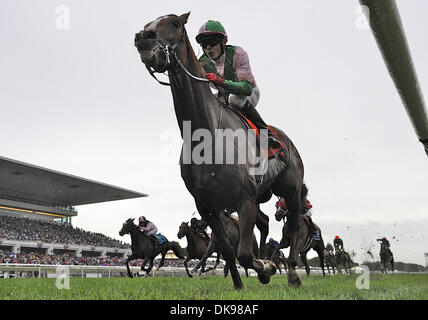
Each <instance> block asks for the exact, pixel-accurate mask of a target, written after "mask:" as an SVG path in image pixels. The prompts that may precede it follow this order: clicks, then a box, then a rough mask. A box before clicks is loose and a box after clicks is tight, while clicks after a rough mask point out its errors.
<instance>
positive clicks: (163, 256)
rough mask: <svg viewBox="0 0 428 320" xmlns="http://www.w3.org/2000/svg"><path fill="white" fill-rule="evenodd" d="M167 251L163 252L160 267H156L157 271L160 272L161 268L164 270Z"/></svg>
mask: <svg viewBox="0 0 428 320" xmlns="http://www.w3.org/2000/svg"><path fill="white" fill-rule="evenodd" d="M166 252H167V251H166V250H164V251H163V252H162V259H161V262H160V263H159V265H158V266H157V267H156V270H157V271H158V270H159V269H160V268H162V267H163V265H164V264H165V256H166Z"/></svg>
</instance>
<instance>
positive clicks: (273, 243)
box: [268, 238, 279, 248]
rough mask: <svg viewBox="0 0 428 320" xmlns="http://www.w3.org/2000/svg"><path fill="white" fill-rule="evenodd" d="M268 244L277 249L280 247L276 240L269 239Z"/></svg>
mask: <svg viewBox="0 0 428 320" xmlns="http://www.w3.org/2000/svg"><path fill="white" fill-rule="evenodd" d="M268 244H269V245H271V246H272V247H274V248H276V247H277V246H278V245H279V243H278V241H276V240H275V239H274V238H269V242H268Z"/></svg>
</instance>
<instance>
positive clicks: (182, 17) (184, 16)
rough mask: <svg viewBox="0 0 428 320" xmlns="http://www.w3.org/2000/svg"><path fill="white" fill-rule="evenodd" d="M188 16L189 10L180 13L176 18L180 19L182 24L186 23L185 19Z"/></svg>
mask: <svg viewBox="0 0 428 320" xmlns="http://www.w3.org/2000/svg"><path fill="white" fill-rule="evenodd" d="M189 16H190V11H189V12H187V13H185V14H182V15H181V16H180V17H178V19H180V21H181V23H182V24H186V23H187V20H188V19H189Z"/></svg>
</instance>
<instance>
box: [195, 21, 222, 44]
mask: <svg viewBox="0 0 428 320" xmlns="http://www.w3.org/2000/svg"><path fill="white" fill-rule="evenodd" d="M210 35H218V36H220V37H222V38H223V39H226V40H227V33H226V30H225V29H224V27H223V25H222V24H221V23H220V22H219V21H214V20H209V21H207V22H206V23H204V24H203V25H202V27H201V28H200V29H199V33H198V35H197V36H196V42H197V43H201V42H202V40H203V39H204V38H206V37H207V36H210Z"/></svg>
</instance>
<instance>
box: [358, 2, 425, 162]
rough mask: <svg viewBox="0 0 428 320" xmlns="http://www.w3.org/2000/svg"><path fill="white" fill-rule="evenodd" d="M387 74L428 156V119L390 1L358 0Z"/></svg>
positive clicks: (406, 45)
mask: <svg viewBox="0 0 428 320" xmlns="http://www.w3.org/2000/svg"><path fill="white" fill-rule="evenodd" d="M360 3H361V5H363V6H364V7H365V8H366V10H363V11H364V12H365V13H366V17H367V18H368V21H369V23H370V27H371V30H372V33H373V35H374V37H375V39H376V42H377V44H378V46H379V50H380V52H381V53H382V56H383V59H384V61H385V64H386V66H387V68H388V71H389V74H390V76H391V78H392V80H393V81H394V84H395V87H396V88H397V90H398V93H399V95H400V97H401V100H402V102H403V105H404V107H405V109H406V111H407V115H408V116H409V118H410V121H411V123H412V125H413V128H414V130H415V132H416V135H417V136H418V138H419V141H420V142H422V144H423V145H424V147H425V152H426V153H427V155H428V117H427V112H426V108H425V101H424V97H423V95H422V91H421V89H420V85H419V81H418V78H417V75H416V71H415V68H414V66H413V61H412V57H411V54H410V50H409V47H408V44H407V39H406V35H405V33H404V29H403V25H402V22H401V18H400V13H399V12H398V8H397V5H396V3H395V1H394V0H360Z"/></svg>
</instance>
